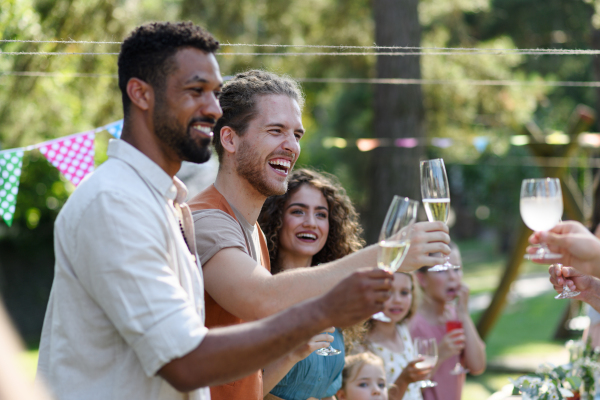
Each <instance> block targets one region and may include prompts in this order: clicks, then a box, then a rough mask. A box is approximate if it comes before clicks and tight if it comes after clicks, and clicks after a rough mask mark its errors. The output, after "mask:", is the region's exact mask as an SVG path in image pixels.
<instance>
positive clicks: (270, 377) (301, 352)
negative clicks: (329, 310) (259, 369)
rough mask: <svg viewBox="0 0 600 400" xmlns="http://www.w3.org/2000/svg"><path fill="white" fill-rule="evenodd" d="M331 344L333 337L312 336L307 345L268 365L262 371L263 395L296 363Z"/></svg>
mask: <svg viewBox="0 0 600 400" xmlns="http://www.w3.org/2000/svg"><path fill="white" fill-rule="evenodd" d="M334 331H335V328H333V327H332V328H329V329H325V330H324V332H329V333H333V332H334ZM331 342H333V336H331V335H328V334H326V333H320V334H318V335H316V336H313V337H312V338H311V339H310V340H309V341H308V343H306V344H305V345H303V346H300V347H298V348H297V349H296V350H294V351H293V352H291V353H289V354H286V355H285V356H283V357H282V358H280V359H279V360H277V361H275V362H274V363H272V364H270V365H269V366H268V367H266V368H265V369H264V370H263V393H264V394H267V393H269V392H270V391H271V390H272V389H273V388H274V387H275V386H277V384H278V383H279V381H281V380H282V379H283V378H284V377H285V376H286V374H287V373H288V372H290V370H291V369H292V367H293V366H294V365H296V363H298V362H300V361H302V360H304V359H305V358H306V357H308V356H309V355H310V354H311V353H312V352H313V351H315V350H318V349H323V348H325V347H327V346H329V345H330V344H331Z"/></svg>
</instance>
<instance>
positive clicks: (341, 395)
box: [335, 389, 347, 400]
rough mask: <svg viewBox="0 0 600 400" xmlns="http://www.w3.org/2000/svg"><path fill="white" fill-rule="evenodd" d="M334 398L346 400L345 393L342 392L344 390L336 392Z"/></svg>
mask: <svg viewBox="0 0 600 400" xmlns="http://www.w3.org/2000/svg"><path fill="white" fill-rule="evenodd" d="M335 397H336V398H337V399H338V400H346V399H347V397H346V392H345V391H344V389H340V390H338V391H337V393H336V394H335Z"/></svg>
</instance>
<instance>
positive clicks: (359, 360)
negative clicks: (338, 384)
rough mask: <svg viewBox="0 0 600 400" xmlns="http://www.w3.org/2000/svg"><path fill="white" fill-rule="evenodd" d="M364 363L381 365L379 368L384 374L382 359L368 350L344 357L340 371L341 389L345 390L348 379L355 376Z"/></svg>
mask: <svg viewBox="0 0 600 400" xmlns="http://www.w3.org/2000/svg"><path fill="white" fill-rule="evenodd" d="M365 364H368V365H377V366H379V367H381V370H382V371H383V372H384V376H385V366H384V364H383V360H382V359H381V358H380V357H377V356H376V355H375V354H373V353H371V352H370V351H365V352H364V353H359V354H354V355H351V356H348V357H346V358H345V363H344V370H343V371H342V388H341V390H346V385H347V384H348V381H350V380H351V379H352V378H353V377H355V376H356V375H357V374H358V373H359V372H360V370H361V368H362V367H363V366H364V365H365Z"/></svg>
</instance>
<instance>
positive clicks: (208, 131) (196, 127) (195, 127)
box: [192, 125, 212, 135]
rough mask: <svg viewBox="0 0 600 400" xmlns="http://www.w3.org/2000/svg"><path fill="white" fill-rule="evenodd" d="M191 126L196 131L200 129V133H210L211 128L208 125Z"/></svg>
mask: <svg viewBox="0 0 600 400" xmlns="http://www.w3.org/2000/svg"><path fill="white" fill-rule="evenodd" d="M192 128H194V129H195V130H197V131H200V132H202V133H205V134H207V135H209V134H211V133H212V128H211V127H209V126H203V125H192Z"/></svg>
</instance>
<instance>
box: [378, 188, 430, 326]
mask: <svg viewBox="0 0 600 400" xmlns="http://www.w3.org/2000/svg"><path fill="white" fill-rule="evenodd" d="M418 210H419V202H418V201H414V200H411V199H409V198H408V197H399V196H394V198H393V199H392V203H391V204H390V207H389V208H388V211H387V214H386V216H385V220H384V221H383V226H382V227H381V232H380V233H379V248H378V251H377V266H378V267H379V268H381V269H384V270H386V271H390V272H396V271H397V270H398V268H400V265H401V264H402V261H404V258H405V257H406V253H407V252H408V248H409V247H410V235H411V230H412V226H413V224H414V223H415V221H416V220H417V211H418ZM372 318H374V319H376V320H378V321H382V322H391V319H389V318H388V317H387V316H386V315H385V314H384V313H383V312H382V311H380V312H378V313H376V314H374V315H373V316H372Z"/></svg>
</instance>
